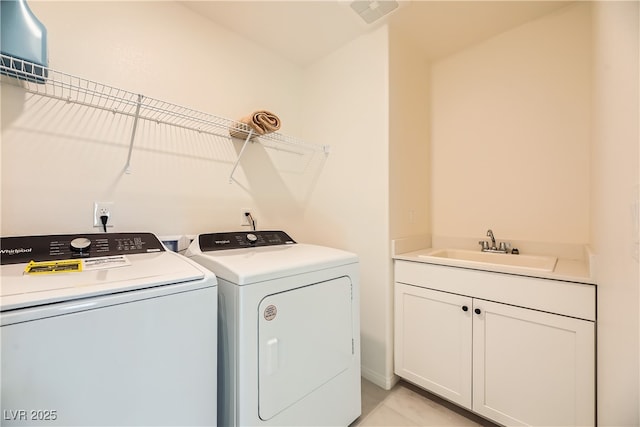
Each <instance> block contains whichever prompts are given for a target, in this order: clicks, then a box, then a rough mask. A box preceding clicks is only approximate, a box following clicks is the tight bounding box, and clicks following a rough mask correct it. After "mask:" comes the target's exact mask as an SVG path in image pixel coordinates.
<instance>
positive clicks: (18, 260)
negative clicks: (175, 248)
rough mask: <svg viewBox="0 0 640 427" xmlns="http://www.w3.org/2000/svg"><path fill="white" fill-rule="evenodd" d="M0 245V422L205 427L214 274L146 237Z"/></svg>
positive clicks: (213, 387)
mask: <svg viewBox="0 0 640 427" xmlns="http://www.w3.org/2000/svg"><path fill="white" fill-rule="evenodd" d="M0 245H1V246H0V248H1V249H0V251H1V258H0V259H1V264H2V266H1V267H0V268H1V270H0V273H1V279H2V282H1V283H0V290H1V295H2V298H1V300H0V322H1V323H0V328H1V332H0V333H1V335H2V337H1V339H2V348H1V350H0V352H1V355H0V356H1V371H0V376H1V387H2V396H1V406H2V408H1V409H2V410H1V414H2V423H1V424H2V425H3V426H13V425H17V426H31V425H38V426H46V425H64V426H97V425H101V426H105V425H109V426H124V425H126V426H133V425H140V426H142V425H144V426H151V425H153V426H161V425H173V426H175V425H181V426H186V425H207V426H212V425H214V426H215V425H216V420H217V410H216V402H217V377H216V375H217V369H216V366H217V280H216V277H215V275H214V274H212V273H211V272H210V271H208V270H207V269H205V268H203V267H202V266H200V265H198V264H197V263H195V262H193V261H191V260H189V259H188V258H185V257H183V256H181V255H178V254H177V253H174V252H171V251H168V250H166V248H165V247H164V246H163V245H162V243H161V242H160V241H159V240H158V238H157V237H156V236H155V235H153V234H150V233H103V234H88V235H84V234H83V235H72V234H65V235H43V236H18V237H3V238H1V239H0Z"/></svg>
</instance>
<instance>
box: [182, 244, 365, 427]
mask: <svg viewBox="0 0 640 427" xmlns="http://www.w3.org/2000/svg"><path fill="white" fill-rule="evenodd" d="M186 256H188V257H191V259H193V260H195V261H196V262H198V263H200V264H201V265H203V266H205V267H207V268H208V269H210V270H211V271H212V272H214V273H215V274H216V276H217V278H218V292H219V294H218V295H219V305H218V316H219V317H218V326H219V329H218V342H219V347H218V348H219V353H218V361H219V364H218V424H219V425H224V426H276V425H277V426H347V425H349V424H350V423H351V422H352V421H354V420H355V419H356V418H357V417H358V416H359V415H360V413H361V399H360V320H359V271H358V257H357V256H356V255H355V254H352V253H349V252H345V251H342V250H338V249H333V248H328V247H323V246H316V245H310V244H301V243H296V242H295V241H294V240H293V239H292V238H291V237H290V236H289V235H287V234H286V233H285V232H283V231H253V232H248V233H247V232H224V233H209V234H200V235H198V236H197V237H196V239H195V240H194V241H193V242H192V244H191V245H190V246H189V249H188V250H187V252H186Z"/></svg>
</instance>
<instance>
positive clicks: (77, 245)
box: [69, 237, 91, 253]
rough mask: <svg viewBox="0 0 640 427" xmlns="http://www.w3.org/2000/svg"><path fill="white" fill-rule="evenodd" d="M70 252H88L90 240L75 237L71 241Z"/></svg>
mask: <svg viewBox="0 0 640 427" xmlns="http://www.w3.org/2000/svg"><path fill="white" fill-rule="evenodd" d="M69 246H71V250H72V251H73V252H79V253H82V252H84V251H87V250H89V246H91V240H89V239H87V238H86V237H77V238H75V239H73V240H72V241H71V244H70V245H69Z"/></svg>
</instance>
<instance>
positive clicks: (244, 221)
mask: <svg viewBox="0 0 640 427" xmlns="http://www.w3.org/2000/svg"><path fill="white" fill-rule="evenodd" d="M247 214H251V209H247V208H242V209H240V225H241V226H250V225H251V223H250V222H249V217H248V216H247Z"/></svg>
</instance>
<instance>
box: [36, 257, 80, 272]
mask: <svg viewBox="0 0 640 427" xmlns="http://www.w3.org/2000/svg"><path fill="white" fill-rule="evenodd" d="M76 271H82V260H79V259H68V260H64V261H41V262H36V261H29V263H28V264H27V267H26V268H25V269H24V272H25V273H26V274H52V273H70V272H76Z"/></svg>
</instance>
